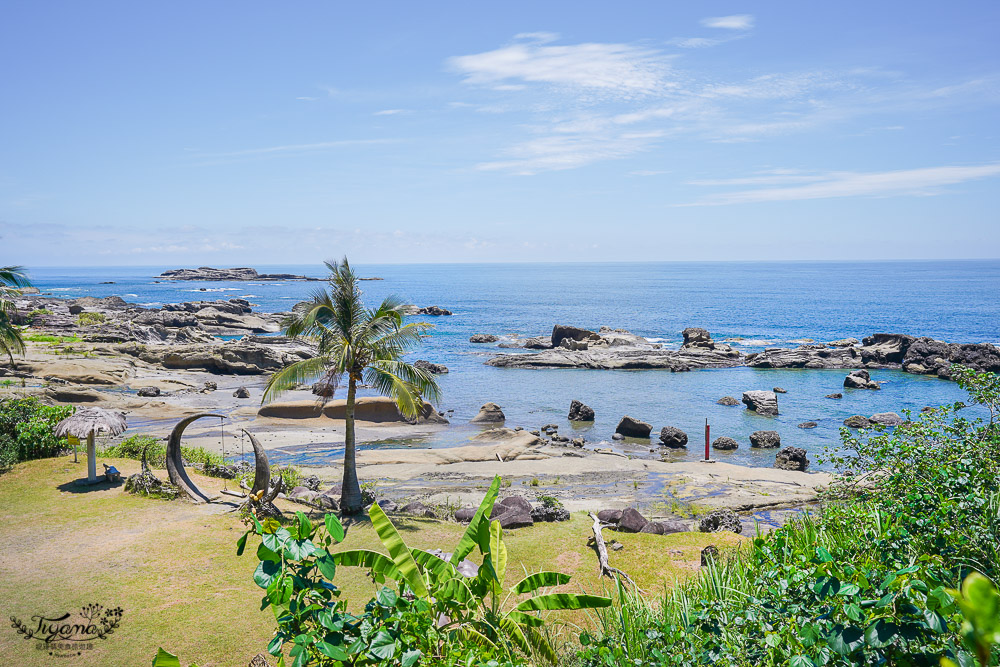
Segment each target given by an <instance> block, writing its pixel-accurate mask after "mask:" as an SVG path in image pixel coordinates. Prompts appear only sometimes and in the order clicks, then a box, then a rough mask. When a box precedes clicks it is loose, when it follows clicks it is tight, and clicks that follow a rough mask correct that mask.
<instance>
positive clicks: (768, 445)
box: [750, 431, 781, 449]
mask: <svg viewBox="0 0 1000 667" xmlns="http://www.w3.org/2000/svg"><path fill="white" fill-rule="evenodd" d="M750 446H751V447H754V448H756V449H775V448H777V447H780V446H781V436H780V435H778V432H777V431H754V432H753V433H751V434H750Z"/></svg>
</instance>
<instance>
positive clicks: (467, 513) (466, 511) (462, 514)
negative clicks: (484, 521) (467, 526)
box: [455, 507, 479, 523]
mask: <svg viewBox="0 0 1000 667" xmlns="http://www.w3.org/2000/svg"><path fill="white" fill-rule="evenodd" d="M477 511H479V510H478V509H477V508H475V507H460V508H459V509H457V510H455V521H461V522H462V523H469V522H470V521H472V517H474V516H476V512H477Z"/></svg>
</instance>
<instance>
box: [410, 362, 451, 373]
mask: <svg viewBox="0 0 1000 667" xmlns="http://www.w3.org/2000/svg"><path fill="white" fill-rule="evenodd" d="M413 367H414V368H419V369H420V370H422V371H425V372H427V373H431V374H432V375H444V374H445V373H447V372H448V367H447V366H445V365H443V364H435V363H432V362H430V361H426V360H424V359H417V360H416V361H414V362H413Z"/></svg>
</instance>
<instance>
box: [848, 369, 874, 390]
mask: <svg viewBox="0 0 1000 667" xmlns="http://www.w3.org/2000/svg"><path fill="white" fill-rule="evenodd" d="M844 386H845V387H847V388H849V389H881V388H882V387H881V386H880V385H879V383H878V382H874V381H873V380H872V379H871V376H870V375H869V374H868V371H866V370H856V371H851V372H850V373H848V375H847V377H846V378H844Z"/></svg>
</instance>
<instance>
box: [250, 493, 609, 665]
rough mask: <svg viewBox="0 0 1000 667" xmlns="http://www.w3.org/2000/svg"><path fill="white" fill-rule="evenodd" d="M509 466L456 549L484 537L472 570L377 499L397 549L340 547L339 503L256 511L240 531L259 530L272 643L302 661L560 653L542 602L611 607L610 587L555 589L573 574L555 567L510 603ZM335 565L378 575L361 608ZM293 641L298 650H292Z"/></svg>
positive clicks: (493, 659) (389, 543) (522, 587)
mask: <svg viewBox="0 0 1000 667" xmlns="http://www.w3.org/2000/svg"><path fill="white" fill-rule="evenodd" d="M499 487H500V478H499V477H498V478H496V479H495V480H494V482H493V484H492V485H491V487H490V491H489V492H488V493H487V495H486V497H485V498H484V500H483V502H482V504H481V505H480V508H479V511H478V512H477V515H476V516H477V517H478V520H476V519H474V520H473V522H472V524H470V527H469V529H468V531H467V532H466V535H465V537H463V538H462V541H461V542H460V545H459V548H458V549H456V553H462V552H464V553H462V555H460V556H459V558H458V561H456V562H461V560H462V559H463V558H464V557H465V556H466V555H468V554H469V553H470V552H471V551H472V550H473V549H474V548H475V547H476V546H478V547H479V548H480V553H481V555H482V560H483V564H482V565H481V566H480V567H479V572H478V574H477V575H476V576H474V577H466V576H464V575H462V574H460V573H459V571H458V569H456V567H455V565H453V564H452V562H449V561H445V560H442V559H441V558H439V557H438V556H435V555H433V554H431V553H428V552H426V551H422V550H420V549H415V548H410V547H408V546H407V545H406V544H405V542H404V541H403V538H402V537H401V536H400V534H399V532H398V531H397V530H396V528H395V526H393V524H392V522H391V521H390V520H389V518H388V517H387V516H386V515H385V513H384V512H383V511H382V509H381V508H380V507H379V506H378V505H372V507H371V509H370V512H369V514H370V517H371V520H372V525H373V527H374V528H375V531H376V533H377V534H378V536H379V538H380V540H381V541H382V543H383V545H384V546H385V547H386V549H387V551H388V552H389V553H388V555H386V554H382V553H379V552H377V551H371V550H368V549H354V550H346V551H336V552H332V551H331V548H332V547H334V546H335V545H336V544H337V543H339V542H342V541H343V540H344V528H343V526H342V525H341V523H340V521H339V520H338V519H337V517H336V516H334V515H333V514H327V515H326V517H325V518H324V520H323V523H321V524H314V523H313V522H312V521H310V520H309V518H308V517H306V516H305V515H304V514H302V513H301V512H297V513H296V519H295V521H294V522H292V524H291V525H289V526H287V527H282V526H281V525H280V524H279V523H278V522H277V521H274V520H267V521H264V522H263V523H262V522H260V521H258V520H257V519H256V518H255V517H253V516H251V517H249V521H250V523H251V527H250V529H249V530H248V531H247V532H246V534H244V535H243V536H242V537H241V538H240V539H239V541H238V542H237V553H239V554H242V553H243V552H244V550H245V549H246V547H247V538H248V536H249V535H251V534H255V535H260V536H261V543H260V545H259V546H258V547H257V558H258V560H259V565H258V566H257V570H256V571H255V572H254V581H255V582H256V584H257V585H258V586H259V587H260V588H262V589H264V590H265V596H264V599H263V601H262V608H265V609H266V608H271V609H272V611H273V612H274V615H275V619H276V622H277V624H278V630H277V632H276V634H275V637H274V639H273V640H272V641H271V643H270V645H269V646H268V651H269V652H270V653H271V654H272V655H281V656H282V658H281V660H282V662H279V664H290V665H292V666H293V667H301V666H303V665H348V664H349V665H376V664H378V665H399V666H400V667H411V666H413V665H459V664H461V665H470V666H471V665H490V666H492V667H498V666H499V665H501V664H502V665H509V666H513V665H523V664H526V660H527V659H528V658H530V657H531V656H535V657H537V658H541V659H544V660H546V661H550V662H554V661H555V657H556V656H555V652H554V651H553V649H552V647H551V645H550V644H549V642H548V639H547V638H546V635H545V632H544V620H543V619H542V618H541V617H539V616H538V615H537V612H540V611H546V610H556V609H588V608H596V607H604V606H607V605H609V604H610V603H611V600H610V599H608V598H604V597H597V596H590V595H572V594H565V593H560V594H546V593H544V590H545V589H548V588H550V587H553V586H559V585H563V584H565V583H567V582H568V581H569V576H568V575H564V574H559V573H556V572H540V573H536V574H532V575H529V576H528V577H526V578H525V579H524V580H522V581H521V582H520V583H519V584H517V585H516V586H515V587H514V589H513V590H512V592H511V593H510V594H509V597H513V596H519V595H528V594H533V593H536V592H542V594H538V595H535V596H534V597H531V598H528V599H527V600H523V601H521V602H520V603H519V604H516V605H512V604H506V603H507V599H505V598H503V581H504V575H505V570H506V560H507V555H506V554H507V550H506V546H505V545H504V542H503V531H502V529H501V528H500V524H499V522H496V521H494V522H493V523H490V522H489V521H488V519H485V518H484V517H488V516H489V514H490V512H491V511H492V509H493V503H494V502H495V500H496V496H497V492H498V490H499ZM338 567H364V568H366V569H368V570H369V572H370V573H371V576H372V579H373V580H374V581H375V582H377V583H379V584H385V583H386V581H387V580H389V579H392V580H395V581H396V587H395V588H389V587H386V586H384V585H383V586H381V587H380V588H379V590H377V591H376V593H375V596H374V597H373V598H372V599H371V600H369V602H368V603H367V604H366V605H365V607H364V611H363V612H362V613H361V614H353V613H351V612H349V611H348V610H347V605H346V603H345V602H344V601H342V600H340V599H339V598H340V591H339V590H338V589H337V587H336V586H335V585H334V584H333V583H332V582H333V580H334V577H335V575H336V571H337V568H338ZM286 649H287V657H288V660H289V662H285V657H284V651H285V650H286Z"/></svg>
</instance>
